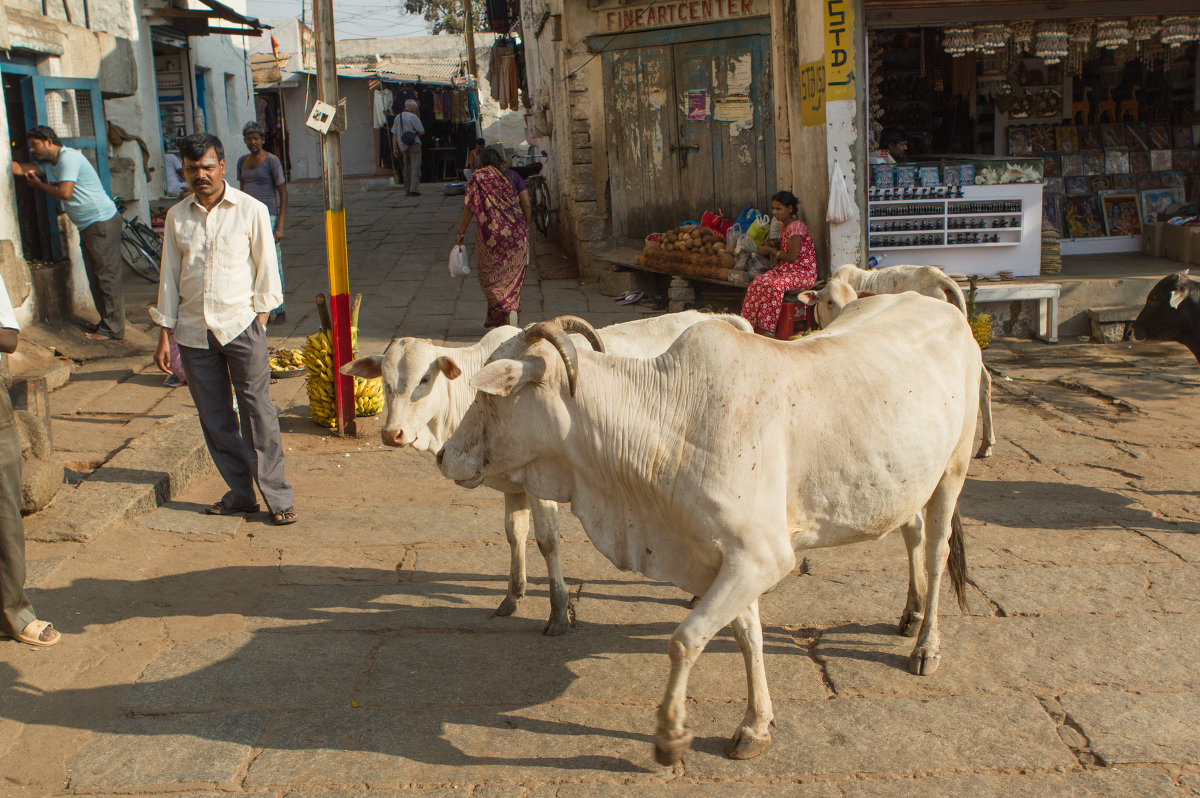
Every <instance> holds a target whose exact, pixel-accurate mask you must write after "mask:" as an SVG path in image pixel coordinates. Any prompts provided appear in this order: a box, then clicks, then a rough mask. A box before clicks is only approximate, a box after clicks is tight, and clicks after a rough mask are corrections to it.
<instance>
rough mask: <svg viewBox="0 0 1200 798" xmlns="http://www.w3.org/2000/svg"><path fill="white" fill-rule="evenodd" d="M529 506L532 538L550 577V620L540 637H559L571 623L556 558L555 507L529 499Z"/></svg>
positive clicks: (548, 502)
mask: <svg viewBox="0 0 1200 798" xmlns="http://www.w3.org/2000/svg"><path fill="white" fill-rule="evenodd" d="M529 507H530V510H531V512H532V513H533V537H534V539H535V540H537V544H538V551H540V552H541V553H542V558H543V559H544V560H545V561H546V574H547V576H549V578H550V619H549V620H548V621H546V628H545V629H543V630H542V634H546V635H560V634H562V633H563V632H565V631H567V627H568V626H570V625H571V620H570V617H569V616H568V614H567V613H568V605H569V602H568V600H567V586H566V583H564V582H563V575H562V562H561V561H560V560H559V558H558V504H557V502H551V501H544V500H542V499H539V498H537V497H536V496H529Z"/></svg>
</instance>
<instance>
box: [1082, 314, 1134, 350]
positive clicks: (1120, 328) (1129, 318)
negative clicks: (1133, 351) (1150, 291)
mask: <svg viewBox="0 0 1200 798" xmlns="http://www.w3.org/2000/svg"><path fill="white" fill-rule="evenodd" d="M1141 309H1142V306H1141V305H1105V306H1103V307H1098V308H1088V309H1087V316H1088V319H1089V320H1090V321H1091V323H1092V340H1093V341H1095V342H1097V343H1101V344H1115V343H1118V342H1120V341H1124V340H1125V335H1126V333H1127V332H1128V330H1129V325H1130V324H1132V323H1133V320H1134V319H1136V318H1137V315H1138V312H1139V311H1141Z"/></svg>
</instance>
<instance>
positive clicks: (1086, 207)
mask: <svg viewBox="0 0 1200 798" xmlns="http://www.w3.org/2000/svg"><path fill="white" fill-rule="evenodd" d="M1062 224H1063V236H1064V237H1066V238H1099V237H1101V236H1103V235H1104V220H1103V218H1102V217H1101V216H1100V207H1099V205H1098V204H1097V203H1096V197H1095V196H1094V195H1091V194H1089V195H1087V196H1084V197H1070V196H1068V197H1064V198H1063V201H1062Z"/></svg>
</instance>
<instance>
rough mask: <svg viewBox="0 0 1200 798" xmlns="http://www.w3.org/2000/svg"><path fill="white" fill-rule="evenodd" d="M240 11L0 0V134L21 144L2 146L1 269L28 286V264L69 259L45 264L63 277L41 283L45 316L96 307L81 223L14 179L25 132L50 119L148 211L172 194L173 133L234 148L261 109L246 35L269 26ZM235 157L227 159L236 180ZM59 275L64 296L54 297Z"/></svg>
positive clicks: (148, 3) (164, 1)
mask: <svg viewBox="0 0 1200 798" xmlns="http://www.w3.org/2000/svg"><path fill="white" fill-rule="evenodd" d="M244 12H245V3H244V1H243V0H234V3H233V4H232V5H224V4H221V3H217V2H215V0H205V1H204V2H199V1H196V2H193V1H192V0H63V2H61V3H53V4H49V5H44V4H41V3H36V2H33V1H32V0H6V2H5V3H4V4H2V5H0V75H3V79H4V94H5V103H4V107H3V109H0V135H3V136H4V137H5V138H6V139H7V140H8V141H10V142H13V144H14V147H13V148H0V150H2V151H0V169H2V170H3V179H4V180H6V181H8V182H7V185H8V186H9V187H10V188H9V189H8V190H7V191H6V192H5V201H4V202H3V203H2V207H0V257H5V256H4V255H3V254H2V253H5V252H8V253H11V261H12V264H11V265H9V266H6V267H5V271H4V276H5V279H6V281H10V280H11V282H9V285H10V289H11V286H12V285H13V283H14V282H16V283H17V284H21V283H22V280H21V279H20V277H19V276H18V273H22V272H23V273H24V275H25V278H24V282H25V283H29V282H30V276H29V271H28V268H27V267H26V266H25V262H26V261H33V262H35V263H42V262H45V263H49V264H55V263H59V264H62V263H64V262H65V261H68V260H69V263H70V266H69V267H66V266H62V265H60V266H57V267H53V266H52V267H48V268H51V269H52V270H56V273H57V275H58V276H57V277H55V278H46V279H44V280H43V279H39V280H38V281H37V282H38V285H39V286H41V285H43V283H44V284H45V286H46V288H44V289H42V290H43V293H45V294H46V296H45V297H44V298H43V301H42V304H43V307H42V309H41V311H42V313H43V314H45V313H49V312H50V311H51V308H50V307H49V305H50V304H61V305H65V307H61V308H59V309H61V310H64V311H65V310H74V311H79V310H81V309H85V308H89V307H90V306H91V298H90V295H89V293H88V289H87V279H86V276H85V274H84V272H83V265H82V260H81V257H80V254H79V248H78V231H76V230H75V229H74V228H73V226H72V225H71V223H70V222H69V221H67V220H66V217H65V216H58V215H57V213H56V211H57V208H56V203H54V204H51V203H52V202H53V201H51V200H48V198H46V197H45V196H44V195H43V196H40V197H36V196H33V195H32V193H31V192H30V190H29V189H28V188H26V187H25V186H23V185H17V184H16V183H15V182H14V181H13V178H12V177H11V171H10V168H9V167H10V165H11V163H12V161H13V159H14V156H15V157H16V159H17V160H28V159H29V158H28V155H27V152H26V150H25V137H24V131H25V130H27V129H28V128H31V127H33V126H34V125H37V124H50V125H51V127H53V128H55V130H56V131H57V132H58V133H59V135H60V136H61V137H62V138H63V139H64V142H65V143H66V144H68V145H69V146H73V147H77V148H79V149H80V150H82V151H83V152H84V153H85V154H87V155H88V156H89V158H91V159H92V161H93V163H94V164H95V165H96V167H97V171H98V172H99V173H100V175H101V179H102V181H104V182H105V183H106V185H107V187H108V188H109V192H110V194H112V195H113V196H114V197H115V198H118V199H119V200H121V201H122V205H123V206H124V208H125V213H126V215H129V216H132V215H137V216H138V217H140V218H142V219H149V218H150V212H151V207H150V203H151V202H152V201H154V200H158V199H160V198H161V197H163V195H164V194H165V189H166V185H165V178H164V168H163V156H164V151H165V149H166V148H168V147H172V146H173V145H174V140H175V139H176V138H177V137H178V136H181V135H187V134H189V133H193V132H196V131H199V130H207V131H208V132H210V133H213V134H215V135H217V136H219V137H220V138H221V140H222V142H223V143H224V145H225V147H226V150H227V151H229V152H233V153H236V152H237V151H238V149H237V148H239V147H240V146H241V126H242V124H244V123H245V122H246V121H249V120H250V119H253V118H254V105H253V99H252V92H251V75H250V65H249V59H248V56H247V45H246V42H247V41H249V40H250V39H251V38H252V37H254V36H257V35H260V34H261V30H262V29H261V26H260V25H259V23H258V22H257V21H256V20H252V19H249V18H247V17H246V16H245V15H244ZM233 166H234V161H233V160H232V159H231V160H229V161H228V167H229V170H230V171H229V172H227V177H230V179H232V169H233ZM3 242H11V243H3ZM5 260H6V262H8V261H9V260H10V259H9V258H5ZM128 277H129V278H130V279H135V278H134V277H133V275H132V274H129V275H128ZM56 283H57V284H58V286H59V290H60V291H61V292H63V293H65V294H66V298H65V299H64V298H63V297H57V296H55V297H52V296H50V295H49V294H50V293H51V292H50V289H49V286H51V285H53V284H56ZM16 293H18V294H22V292H20V291H17V292H16ZM13 299H14V302H17V301H20V303H21V308H20V309H19V310H20V315H19V317H18V318H19V320H20V321H22V322H23V323H25V322H29V321H31V320H32V319H33V318H35V317H36V315H37V313H38V311H37V309H36V308H35V304H36V303H35V301H34V292H32V291H30V292H29V293H27V294H23V295H21V296H19V297H14V298H13ZM131 311H133V312H136V309H131Z"/></svg>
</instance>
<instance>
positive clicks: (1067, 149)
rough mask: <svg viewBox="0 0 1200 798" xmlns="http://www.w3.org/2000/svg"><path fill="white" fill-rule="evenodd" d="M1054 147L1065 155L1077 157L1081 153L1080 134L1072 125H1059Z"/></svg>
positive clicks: (1055, 134) (1055, 130)
mask: <svg viewBox="0 0 1200 798" xmlns="http://www.w3.org/2000/svg"><path fill="white" fill-rule="evenodd" d="M1054 145H1055V146H1054V148H1055V149H1056V150H1058V151H1059V152H1061V153H1062V154H1063V155H1075V154H1076V153H1077V152H1079V133H1078V132H1077V131H1076V130H1075V128H1074V127H1073V126H1071V125H1057V126H1056V127H1055V128H1054Z"/></svg>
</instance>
